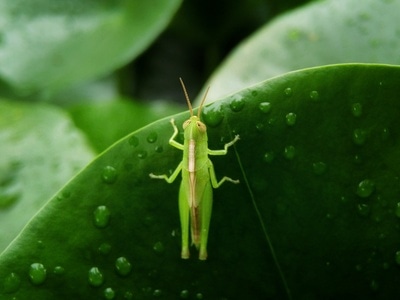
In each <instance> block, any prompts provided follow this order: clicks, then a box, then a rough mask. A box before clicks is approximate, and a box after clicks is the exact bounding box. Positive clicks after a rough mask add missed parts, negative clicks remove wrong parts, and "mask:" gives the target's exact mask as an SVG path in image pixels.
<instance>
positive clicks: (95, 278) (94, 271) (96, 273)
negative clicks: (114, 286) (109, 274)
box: [88, 267, 104, 287]
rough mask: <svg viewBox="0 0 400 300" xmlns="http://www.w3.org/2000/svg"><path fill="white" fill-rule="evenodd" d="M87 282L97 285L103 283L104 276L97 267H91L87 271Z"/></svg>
mask: <svg viewBox="0 0 400 300" xmlns="http://www.w3.org/2000/svg"><path fill="white" fill-rule="evenodd" d="M88 279H89V284H90V285H92V286H95V287H98V286H100V285H102V284H103V281H104V276H103V274H102V273H101V272H100V270H99V269H98V268H97V267H93V268H91V269H90V270H89V273H88Z"/></svg>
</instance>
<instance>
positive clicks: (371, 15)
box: [197, 0, 400, 101]
mask: <svg viewBox="0 0 400 300" xmlns="http://www.w3.org/2000/svg"><path fill="white" fill-rule="evenodd" d="M399 10H400V1H398V0H382V1H375V0H365V1H358V0H327V1H315V3H311V4H309V5H306V6H304V7H302V8H300V9H297V10H294V11H292V12H290V13H287V14H284V15H282V16H280V17H278V18H276V19H275V20H274V21H272V22H270V23H268V24H266V25H265V26H264V27H262V28H260V29H259V30H258V31H257V32H256V33H254V34H253V35H252V36H251V37H249V38H248V39H247V40H245V41H243V42H242V43H241V44H240V45H239V46H238V47H236V48H235V50H234V51H233V52H232V53H231V55H230V56H229V57H228V58H227V59H226V60H225V61H224V63H223V64H222V65H221V66H220V67H219V69H218V70H217V71H216V72H214V74H213V76H212V77H211V79H210V80H209V82H208V83H207V84H206V85H205V87H208V86H211V89H210V93H209V97H208V99H209V101H212V100H216V99H218V98H220V97H222V96H225V95H228V94H230V93H232V92H234V91H237V90H240V89H242V88H245V87H247V86H250V85H252V84H255V83H258V82H260V81H263V80H265V79H267V78H271V77H273V76H277V75H281V74H284V73H286V72H289V71H293V70H298V69H301V68H308V67H315V66H321V65H327V64H337V63H352V62H359V63H361V62H364V63H384V64H400V59H399V58H400V56H399V55H398V51H397V49H399V47H400V39H399V38H398V37H399V29H400V28H399V25H398V24H399V22H398V13H397V12H398V11H399ZM204 89H205V88H204ZM201 95H202V93H200V95H199V98H201ZM197 101H200V100H199V99H197Z"/></svg>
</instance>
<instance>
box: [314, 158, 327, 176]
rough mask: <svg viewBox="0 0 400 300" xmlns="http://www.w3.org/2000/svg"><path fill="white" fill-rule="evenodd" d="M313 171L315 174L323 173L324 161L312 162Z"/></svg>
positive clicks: (324, 168)
mask: <svg viewBox="0 0 400 300" xmlns="http://www.w3.org/2000/svg"><path fill="white" fill-rule="evenodd" d="M313 171H314V174H316V175H322V174H324V173H325V171H326V163H324V162H322V161H319V162H315V163H313Z"/></svg>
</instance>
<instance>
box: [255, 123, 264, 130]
mask: <svg viewBox="0 0 400 300" xmlns="http://www.w3.org/2000/svg"><path fill="white" fill-rule="evenodd" d="M256 129H257V131H262V130H263V129H264V124H263V123H257V124H256Z"/></svg>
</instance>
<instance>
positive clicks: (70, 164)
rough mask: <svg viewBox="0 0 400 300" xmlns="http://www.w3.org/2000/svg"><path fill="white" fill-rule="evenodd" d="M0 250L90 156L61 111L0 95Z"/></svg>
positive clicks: (78, 134)
mask: <svg viewBox="0 0 400 300" xmlns="http://www.w3.org/2000/svg"><path fill="white" fill-rule="evenodd" d="M0 145H1V146H0V251H2V250H3V249H5V247H6V246H7V245H8V244H9V243H10V242H11V241H12V240H13V239H14V238H15V236H16V235H17V234H18V233H19V232H20V231H21V229H22V228H23V226H24V225H25V224H26V223H27V222H28V221H29V219H30V218H31V217H32V216H33V215H34V214H35V213H36V212H37V211H38V210H39V208H40V207H41V206H42V205H43V204H44V203H45V201H46V200H47V199H49V198H50V197H51V196H53V195H54V194H55V193H56V191H57V190H59V189H60V188H61V187H62V186H63V185H64V184H65V182H66V181H67V180H69V179H70V178H71V177H72V176H73V175H75V174H76V173H77V171H79V170H80V169H81V168H82V167H84V166H85V165H86V164H87V163H88V162H89V161H90V160H91V159H92V157H93V152H92V151H91V150H90V149H89V147H88V146H87V143H86V141H85V140H84V138H83V137H82V135H81V133H80V132H79V131H78V130H76V128H74V126H73V124H72V123H71V121H70V120H69V118H68V116H67V115H66V114H65V113H62V112H61V111H59V110H58V109H55V108H52V107H49V106H46V105H39V104H36V105H28V104H21V103H11V102H8V101H5V100H0Z"/></svg>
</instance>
